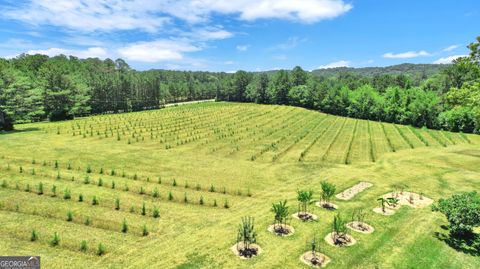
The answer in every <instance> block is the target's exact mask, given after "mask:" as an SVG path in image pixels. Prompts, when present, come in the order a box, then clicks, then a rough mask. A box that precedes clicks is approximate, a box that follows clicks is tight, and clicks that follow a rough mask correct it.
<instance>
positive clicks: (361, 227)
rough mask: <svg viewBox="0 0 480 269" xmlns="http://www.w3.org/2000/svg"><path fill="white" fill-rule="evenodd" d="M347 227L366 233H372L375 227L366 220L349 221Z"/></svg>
mask: <svg viewBox="0 0 480 269" xmlns="http://www.w3.org/2000/svg"><path fill="white" fill-rule="evenodd" d="M347 227H348V228H350V229H352V230H354V231H355V232H359V233H364V234H371V233H373V231H375V229H374V228H373V227H372V226H370V225H368V224H366V223H365V222H359V221H352V222H349V223H347Z"/></svg>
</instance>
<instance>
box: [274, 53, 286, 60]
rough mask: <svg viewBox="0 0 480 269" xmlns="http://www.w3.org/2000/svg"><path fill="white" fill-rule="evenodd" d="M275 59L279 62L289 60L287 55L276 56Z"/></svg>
mask: <svg viewBox="0 0 480 269" xmlns="http://www.w3.org/2000/svg"><path fill="white" fill-rule="evenodd" d="M273 59H274V60H277V61H285V60H287V59H288V57H287V55H283V54H281V55H275V56H273Z"/></svg>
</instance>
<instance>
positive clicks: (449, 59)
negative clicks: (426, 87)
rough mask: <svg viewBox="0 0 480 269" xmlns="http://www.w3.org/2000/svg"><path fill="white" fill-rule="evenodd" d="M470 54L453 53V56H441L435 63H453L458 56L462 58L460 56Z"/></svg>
mask: <svg viewBox="0 0 480 269" xmlns="http://www.w3.org/2000/svg"><path fill="white" fill-rule="evenodd" d="M467 56H468V55H452V56H448V57H445V58H440V59H438V60H436V61H434V62H433V63H434V64H450V63H452V61H453V60H455V59H457V58H460V57H467Z"/></svg>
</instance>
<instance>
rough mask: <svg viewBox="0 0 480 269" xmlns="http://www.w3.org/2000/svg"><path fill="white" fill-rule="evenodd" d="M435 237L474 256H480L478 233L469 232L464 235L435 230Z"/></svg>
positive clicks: (479, 237) (479, 236)
mask: <svg viewBox="0 0 480 269" xmlns="http://www.w3.org/2000/svg"><path fill="white" fill-rule="evenodd" d="M442 228H443V227H442ZM435 237H436V238H437V239H439V240H441V241H443V242H445V243H446V244H447V245H449V246H450V247H451V248H453V249H455V250H457V251H461V252H463V253H465V254H469V255H472V256H480V235H478V234H475V233H469V234H466V235H463V236H453V235H451V234H444V233H439V232H435Z"/></svg>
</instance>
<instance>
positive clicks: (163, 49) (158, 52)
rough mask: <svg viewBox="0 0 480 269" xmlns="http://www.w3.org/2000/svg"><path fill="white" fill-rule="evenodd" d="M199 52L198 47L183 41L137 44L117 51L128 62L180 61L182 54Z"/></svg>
mask: <svg viewBox="0 0 480 269" xmlns="http://www.w3.org/2000/svg"><path fill="white" fill-rule="evenodd" d="M199 50H201V48H200V47H198V46H195V45H193V44H191V43H190V42H188V41H183V40H156V41H151V42H137V43H133V44H130V45H127V46H125V47H123V48H119V49H118V50H117V52H118V54H120V55H121V56H122V57H124V58H125V59H128V60H132V61H139V62H159V61H171V60H182V59H183V58H184V56H183V53H185V52H194V51H199Z"/></svg>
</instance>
